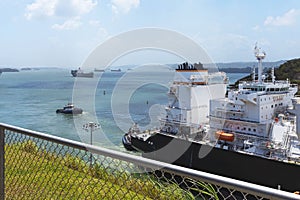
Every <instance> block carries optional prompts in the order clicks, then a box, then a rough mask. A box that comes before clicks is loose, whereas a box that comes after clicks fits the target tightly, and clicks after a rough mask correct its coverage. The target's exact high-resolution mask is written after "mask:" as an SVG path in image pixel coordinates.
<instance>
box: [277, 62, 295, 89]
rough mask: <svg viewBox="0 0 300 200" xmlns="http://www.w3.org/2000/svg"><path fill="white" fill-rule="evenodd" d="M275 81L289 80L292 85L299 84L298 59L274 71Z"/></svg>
mask: <svg viewBox="0 0 300 200" xmlns="http://www.w3.org/2000/svg"><path fill="white" fill-rule="evenodd" d="M275 76H276V79H277V80H285V79H287V78H288V79H290V80H291V82H292V83H298V84H299V83H300V58H297V59H293V60H289V61H287V62H285V63H283V64H282V65H280V66H279V68H278V69H275Z"/></svg>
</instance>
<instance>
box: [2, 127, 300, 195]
mask: <svg viewBox="0 0 300 200" xmlns="http://www.w3.org/2000/svg"><path fill="white" fill-rule="evenodd" d="M0 147H1V148H0V176H1V179H0V180H1V181H0V182H1V183H0V187H1V191H0V200H3V199H114V200H115V199H174V200H175V199H176V200H178V199H228V200H229V199H230V200H231V199H300V198H299V196H298V195H295V194H292V193H287V192H284V191H279V190H275V189H271V188H266V187H262V186H258V185H253V184H250V183H245V182H241V181H237V180H233V179H228V178H224V177H220V176H216V175H212V174H207V173H204V172H200V171H195V170H191V169H187V168H183V167H179V166H174V165H170V164H166V163H162V162H158V161H153V160H149V159H145V158H142V157H139V156H134V155H129V154H126V153H122V152H116V151H112V150H108V149H103V148H99V147H94V146H90V145H86V144H83V143H80V142H75V141H71V140H67V139H63V138H59V137H56V136H51V135H46V134H43V133H39V132H34V131H30V130H26V129H22V128H17V127H13V126H9V125H5V124H0Z"/></svg>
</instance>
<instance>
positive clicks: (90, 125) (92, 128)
mask: <svg viewBox="0 0 300 200" xmlns="http://www.w3.org/2000/svg"><path fill="white" fill-rule="evenodd" d="M82 128H83V129H84V130H85V131H87V132H89V131H90V133H91V145H93V131H95V130H96V129H98V128H100V124H97V123H94V122H89V123H86V124H84V125H83V126H82ZM92 164H93V156H92V152H91V155H90V167H91V166H92Z"/></svg>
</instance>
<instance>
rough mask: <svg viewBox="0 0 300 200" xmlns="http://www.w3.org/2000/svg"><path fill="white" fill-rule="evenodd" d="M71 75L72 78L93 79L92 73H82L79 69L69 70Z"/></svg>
mask: <svg viewBox="0 0 300 200" xmlns="http://www.w3.org/2000/svg"><path fill="white" fill-rule="evenodd" d="M71 74H72V76H73V77H85V78H93V77H94V72H87V73H86V72H83V71H82V70H81V69H80V68H78V70H77V69H74V70H71Z"/></svg>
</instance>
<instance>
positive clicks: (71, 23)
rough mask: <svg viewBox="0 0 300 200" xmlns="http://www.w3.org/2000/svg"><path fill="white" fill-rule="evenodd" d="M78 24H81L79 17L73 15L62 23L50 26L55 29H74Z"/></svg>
mask: <svg viewBox="0 0 300 200" xmlns="http://www.w3.org/2000/svg"><path fill="white" fill-rule="evenodd" d="M80 25H81V22H80V18H79V17H75V18H72V19H68V20H67V21H65V22H64V23H62V24H54V25H53V26H52V28H53V29H55V30H74V29H77V28H78V27H80Z"/></svg>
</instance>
